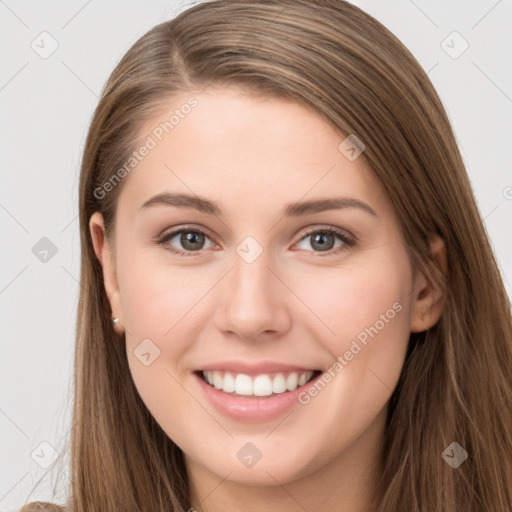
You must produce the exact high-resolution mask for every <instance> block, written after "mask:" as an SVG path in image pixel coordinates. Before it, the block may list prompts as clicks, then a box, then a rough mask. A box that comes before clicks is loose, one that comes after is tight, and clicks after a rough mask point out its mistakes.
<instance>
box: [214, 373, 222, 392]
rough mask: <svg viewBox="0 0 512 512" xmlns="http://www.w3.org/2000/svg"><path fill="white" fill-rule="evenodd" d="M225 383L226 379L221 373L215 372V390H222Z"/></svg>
mask: <svg viewBox="0 0 512 512" xmlns="http://www.w3.org/2000/svg"><path fill="white" fill-rule="evenodd" d="M223 382H224V379H223V378H222V375H221V374H220V372H213V385H214V386H215V389H222V386H223Z"/></svg>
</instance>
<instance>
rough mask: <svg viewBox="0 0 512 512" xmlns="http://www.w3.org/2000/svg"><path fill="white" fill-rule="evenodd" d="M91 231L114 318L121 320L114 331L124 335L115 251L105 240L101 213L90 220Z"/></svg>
mask: <svg viewBox="0 0 512 512" xmlns="http://www.w3.org/2000/svg"><path fill="white" fill-rule="evenodd" d="M89 230H90V233H91V238H92V243H93V246H94V252H95V254H96V257H97V258H98V260H99V262H100V264H101V268H102V270H103V282H104V285H105V292H106V294H107V297H108V300H109V302H110V307H111V309H112V316H113V317H117V318H119V322H117V323H116V324H114V330H115V331H116V332H117V333H119V334H122V333H123V332H124V328H123V327H122V326H124V317H123V307H122V303H121V294H120V292H119V285H118V282H117V275H116V269H115V262H114V253H113V249H112V247H111V246H110V243H109V242H108V241H107V239H106V238H105V226H104V222H103V215H102V214H101V213H100V212H94V213H93V214H92V215H91V218H90V220H89Z"/></svg>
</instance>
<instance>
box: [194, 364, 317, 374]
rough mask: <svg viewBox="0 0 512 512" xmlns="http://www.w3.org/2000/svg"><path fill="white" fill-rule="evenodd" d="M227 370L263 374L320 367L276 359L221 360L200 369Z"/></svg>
mask: <svg viewBox="0 0 512 512" xmlns="http://www.w3.org/2000/svg"><path fill="white" fill-rule="evenodd" d="M214 370H218V371H225V372H232V373H242V374H245V375H261V374H263V373H275V372H307V371H316V370H319V369H318V368H311V367H306V366H299V365H292V364H288V363H279V362H275V361H260V362H259V363H249V362H244V361H219V362H218V363H209V364H205V365H203V366H201V367H200V368H199V370H198V371H214Z"/></svg>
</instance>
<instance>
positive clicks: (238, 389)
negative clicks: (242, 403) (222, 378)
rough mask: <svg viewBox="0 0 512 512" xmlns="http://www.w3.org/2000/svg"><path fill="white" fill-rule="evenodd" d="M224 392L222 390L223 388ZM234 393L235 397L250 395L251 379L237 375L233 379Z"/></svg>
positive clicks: (247, 376)
mask: <svg viewBox="0 0 512 512" xmlns="http://www.w3.org/2000/svg"><path fill="white" fill-rule="evenodd" d="M223 391H224V388H223ZM235 393H236V394H237V395H252V394H253V393H252V379H251V377H249V375H244V374H242V373H240V374H238V375H237V376H236V379H235Z"/></svg>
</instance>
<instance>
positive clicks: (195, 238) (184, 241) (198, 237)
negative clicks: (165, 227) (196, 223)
mask: <svg viewBox="0 0 512 512" xmlns="http://www.w3.org/2000/svg"><path fill="white" fill-rule="evenodd" d="M175 238H176V239H177V241H176V242H174V243H175V244H176V243H178V244H181V246H182V249H180V248H178V249H176V248H175V247H173V245H172V240H174V239H175ZM205 239H207V240H209V237H208V236H207V235H206V233H204V232H203V231H201V230H200V229H186V228H183V229H180V230H178V231H172V232H171V233H167V234H166V235H164V236H163V238H161V239H160V240H159V241H158V242H157V243H158V244H161V245H163V246H164V248H165V249H167V250H168V251H171V252H173V253H175V254H178V255H179V256H194V253H195V252H198V251H200V250H201V249H208V247H204V243H205Z"/></svg>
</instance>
